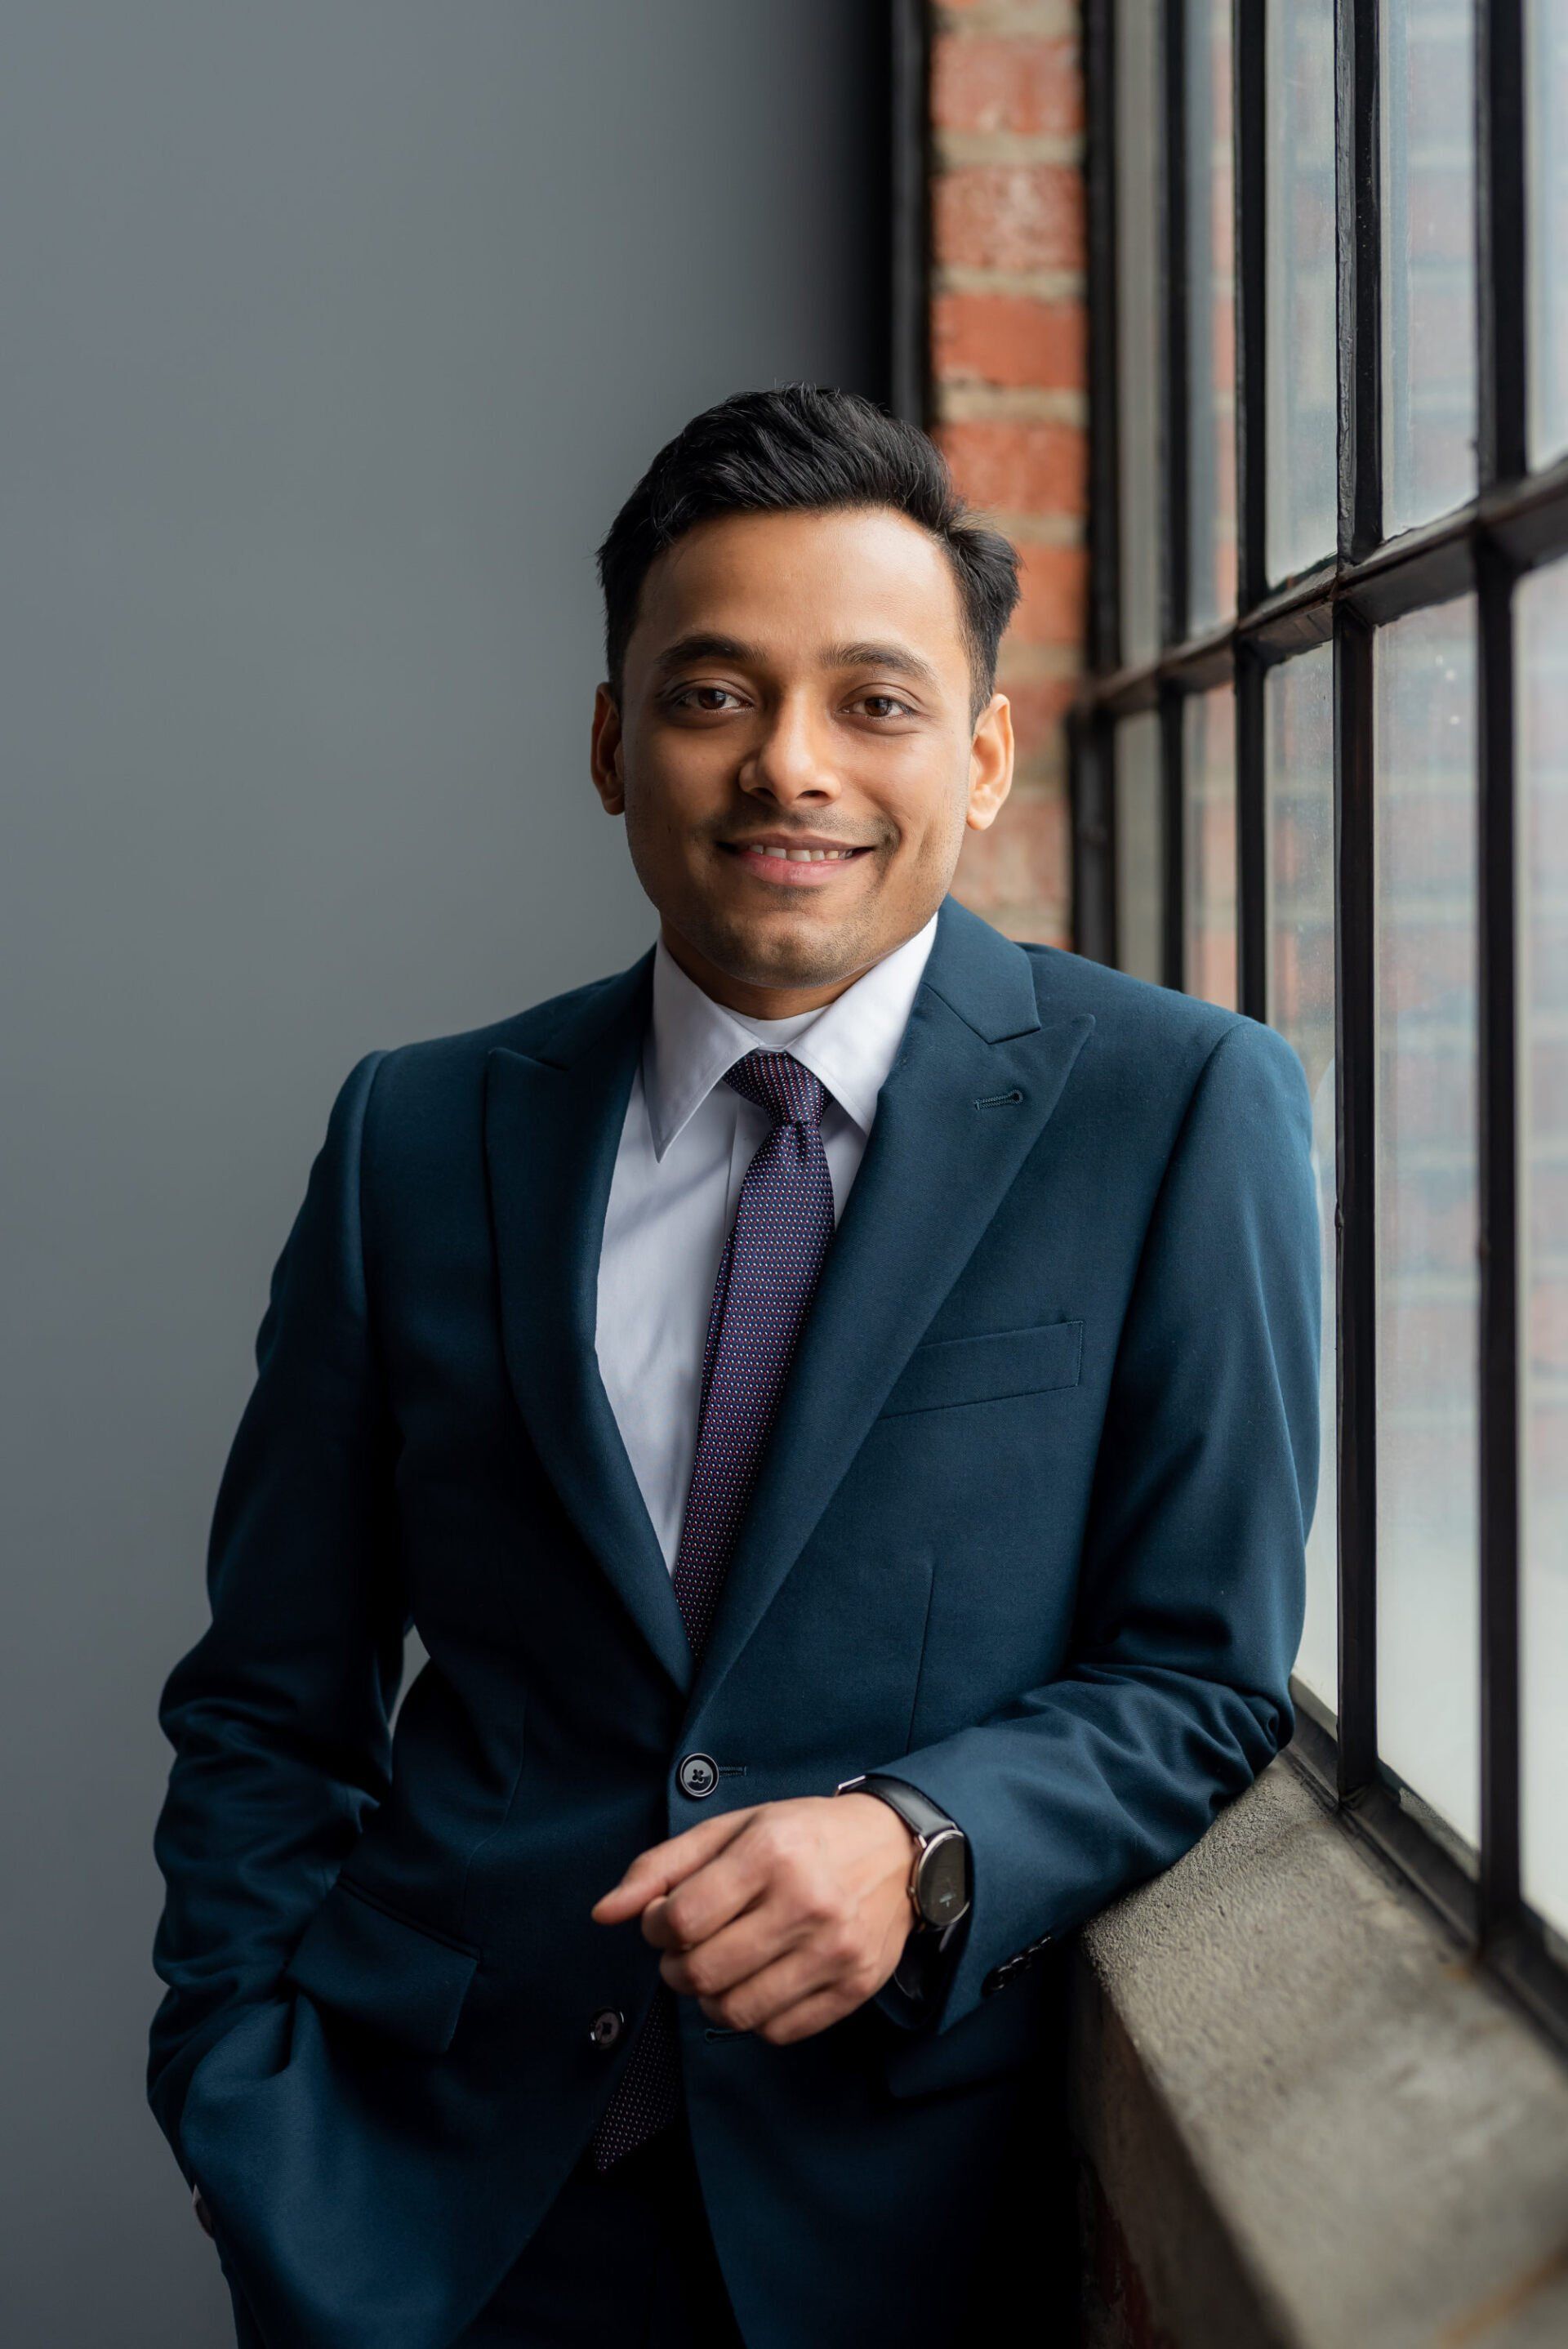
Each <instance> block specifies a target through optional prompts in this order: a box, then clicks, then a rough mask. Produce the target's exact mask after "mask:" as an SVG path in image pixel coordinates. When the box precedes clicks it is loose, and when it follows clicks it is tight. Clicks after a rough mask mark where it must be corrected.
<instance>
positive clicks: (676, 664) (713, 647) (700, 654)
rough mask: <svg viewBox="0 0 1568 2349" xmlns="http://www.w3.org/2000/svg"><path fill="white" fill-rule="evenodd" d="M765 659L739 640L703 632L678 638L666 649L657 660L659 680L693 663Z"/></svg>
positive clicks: (656, 671)
mask: <svg viewBox="0 0 1568 2349" xmlns="http://www.w3.org/2000/svg"><path fill="white" fill-rule="evenodd" d="M761 657H762V656H761V655H760V653H758V650H757V647H756V646H755V645H743V644H742V643H741V642H740V640H739V638H738V636H716V635H714V634H713V633H712V631H711V630H709V629H706V628H702V629H698V630H696V632H695V633H694V634H692V635H691V636H677V637H676V640H675V642H674V644H673V645H666V646H665V648H664V651H663V652H662V653H659V654H658V655H657V656H656V657H655V660H654V665H653V666H654V673H655V676H656V677H669V676H671V675H672V674H673V673H674V671H675V670H676V669H677V668H686V667H688V666H689V665H690V663H691V662H693V661H704V660H719V661H741V662H746V661H758V660H760V659H761Z"/></svg>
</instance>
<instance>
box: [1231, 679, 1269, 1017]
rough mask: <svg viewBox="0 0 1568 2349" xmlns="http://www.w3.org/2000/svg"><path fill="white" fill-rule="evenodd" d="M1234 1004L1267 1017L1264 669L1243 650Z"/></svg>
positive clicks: (1238, 701) (1238, 697)
mask: <svg viewBox="0 0 1568 2349" xmlns="http://www.w3.org/2000/svg"><path fill="white" fill-rule="evenodd" d="M1235 675H1236V929H1237V936H1236V1004H1237V1009H1239V1010H1242V1011H1244V1012H1245V1013H1246V1014H1247V1016H1248V1018H1249V1019H1267V1018H1268V960H1267V957H1268V940H1267V936H1266V935H1265V906H1266V879H1265V874H1266V860H1267V854H1268V842H1267V826H1266V821H1265V817H1264V792H1265V790H1266V781H1265V776H1264V664H1263V662H1262V661H1261V660H1260V659H1259V658H1258V656H1257V655H1256V653H1255V652H1253V651H1250V650H1248V649H1247V648H1246V647H1240V648H1238V651H1237V654H1236V672H1235Z"/></svg>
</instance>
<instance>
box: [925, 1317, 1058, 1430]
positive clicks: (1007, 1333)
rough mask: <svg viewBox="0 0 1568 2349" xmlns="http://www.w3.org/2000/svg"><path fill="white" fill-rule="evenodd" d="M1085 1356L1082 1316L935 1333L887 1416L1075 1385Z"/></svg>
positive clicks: (995, 1399) (1001, 1398) (1000, 1398)
mask: <svg viewBox="0 0 1568 2349" xmlns="http://www.w3.org/2000/svg"><path fill="white" fill-rule="evenodd" d="M1082 1358H1083V1323H1082V1322H1081V1321H1041V1322H1037V1324H1036V1326H1035V1327H1034V1328H1033V1329H1032V1330H988V1331H987V1332H986V1333H985V1336H983V1337H979V1338H932V1339H928V1340H926V1342H925V1344H924V1345H923V1346H917V1347H916V1348H915V1350H914V1351H913V1354H912V1355H911V1356H910V1358H909V1361H908V1362H907V1364H906V1365H905V1367H904V1370H903V1374H902V1376H901V1377H900V1378H898V1379H897V1380H896V1381H895V1382H894V1385H893V1390H892V1393H891V1394H890V1395H889V1397H888V1399H887V1401H886V1402H885V1403H884V1404H883V1405H882V1417H883V1418H884V1419H892V1418H894V1417H896V1416H897V1415H898V1414H899V1413H902V1412H907V1411H937V1410H940V1409H941V1408H942V1407H943V1406H944V1404H950V1403H963V1402H1001V1401H1002V1400H1003V1399H1004V1398H1005V1397H1006V1396H1008V1395H1024V1394H1039V1393H1041V1392H1044V1390H1045V1389H1047V1387H1073V1386H1077V1384H1078V1374H1079V1368H1080V1364H1081V1361H1082Z"/></svg>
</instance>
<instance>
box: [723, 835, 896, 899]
mask: <svg viewBox="0 0 1568 2349" xmlns="http://www.w3.org/2000/svg"><path fill="white" fill-rule="evenodd" d="M718 844H719V846H720V847H721V848H722V849H723V851H724V853H725V854H726V855H727V856H733V857H734V859H735V860H736V862H737V864H743V865H745V866H746V868H747V869H748V871H749V872H750V873H752V874H755V875H756V877H757V879H758V880H759V881H781V882H783V883H784V884H785V885H786V886H787V887H790V888H797V889H798V888H799V887H800V886H802V885H806V886H808V887H810V886H812V885H818V886H820V885H821V884H822V883H823V882H826V881H830V880H832V879H833V878H835V877H836V876H837V875H838V874H841V872H842V871H843V869H844V867H845V866H846V865H847V864H855V863H857V862H858V860H859V859H860V858H861V857H862V856H869V855H870V854H871V847H870V844H869V843H865V844H861V845H856V844H853V843H845V842H843V841H825V840H787V839H783V838H776V839H772V840H766V839H764V840H721V841H720V842H719V843H718Z"/></svg>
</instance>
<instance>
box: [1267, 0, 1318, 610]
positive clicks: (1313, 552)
mask: <svg viewBox="0 0 1568 2349" xmlns="http://www.w3.org/2000/svg"><path fill="white" fill-rule="evenodd" d="M1264 70H1265V72H1266V74H1267V77H1268V95H1267V115H1268V162H1267V170H1268V179H1267V191H1266V224H1267V242H1268V261H1267V267H1268V288H1267V300H1266V303H1265V309H1266V314H1267V315H1266V318H1265V328H1266V341H1267V348H1268V352H1269V366H1268V451H1269V457H1268V499H1267V505H1268V512H1267V543H1268V566H1269V576H1270V577H1271V578H1272V579H1275V580H1278V579H1284V578H1285V577H1287V576H1288V575H1289V574H1291V573H1292V572H1295V571H1305V569H1306V568H1307V567H1308V565H1309V564H1314V563H1317V562H1320V561H1321V560H1322V558H1323V557H1324V556H1325V555H1328V554H1333V552H1334V548H1335V540H1336V502H1335V494H1336V453H1335V451H1336V442H1335V409H1336V374H1335V366H1336V361H1335V351H1336V340H1335V325H1334V0H1268V38H1267V44H1266V55H1265V58H1264Z"/></svg>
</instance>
